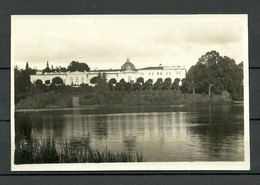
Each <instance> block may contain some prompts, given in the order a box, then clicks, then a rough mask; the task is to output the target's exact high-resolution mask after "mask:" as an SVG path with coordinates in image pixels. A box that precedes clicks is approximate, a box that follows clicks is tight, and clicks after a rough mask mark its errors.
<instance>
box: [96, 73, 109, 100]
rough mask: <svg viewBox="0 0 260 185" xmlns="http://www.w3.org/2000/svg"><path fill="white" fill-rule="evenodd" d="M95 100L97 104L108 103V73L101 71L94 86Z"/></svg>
mask: <svg viewBox="0 0 260 185" xmlns="http://www.w3.org/2000/svg"><path fill="white" fill-rule="evenodd" d="M94 92H95V102H96V103H97V104H106V100H107V95H108V94H109V86H108V83H107V79H106V73H99V74H98V76H97V80H96V85H95V87H94Z"/></svg>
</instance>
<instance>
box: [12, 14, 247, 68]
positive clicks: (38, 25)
mask: <svg viewBox="0 0 260 185" xmlns="http://www.w3.org/2000/svg"><path fill="white" fill-rule="evenodd" d="M247 43H248V36H247V16H246V15H66V16H65V15H64V16H62V15H52V16H50V15H41V16H39V15H38V16H36V15H34V16H33V15H20V16H19V15H16V16H12V18H11V56H12V65H13V66H14V65H17V66H18V67H19V68H25V65H26V62H28V63H29V66H30V67H31V68H37V69H43V68H45V67H46V62H47V61H48V62H49V65H50V66H51V65H53V66H54V67H56V66H62V67H67V66H68V65H69V63H70V62H71V61H79V62H85V63H86V64H88V66H89V67H90V68H91V69H110V68H112V69H120V68H121V66H122V65H123V64H124V62H125V61H126V58H130V61H131V62H132V63H133V64H134V65H135V67H136V68H137V69H138V68H143V67H150V66H159V64H162V65H164V66H185V67H186V68H187V69H189V67H190V66H192V65H195V64H196V62H197V61H198V59H199V58H200V57H201V56H202V55H204V54H205V53H206V52H208V51H212V50H215V51H217V52H219V54H220V55H221V56H228V57H230V58H232V59H235V61H236V62H237V63H240V62H241V61H244V62H247V60H248V56H247Z"/></svg>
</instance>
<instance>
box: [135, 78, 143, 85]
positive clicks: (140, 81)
mask: <svg viewBox="0 0 260 185" xmlns="http://www.w3.org/2000/svg"><path fill="white" fill-rule="evenodd" d="M136 82H137V83H139V84H140V85H143V83H144V78H143V77H139V78H137V80H136Z"/></svg>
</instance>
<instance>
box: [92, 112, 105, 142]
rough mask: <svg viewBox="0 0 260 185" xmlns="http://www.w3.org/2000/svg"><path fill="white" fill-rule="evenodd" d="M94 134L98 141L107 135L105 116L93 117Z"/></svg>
mask: <svg viewBox="0 0 260 185" xmlns="http://www.w3.org/2000/svg"><path fill="white" fill-rule="evenodd" d="M92 124H94V130H93V131H94V133H95V135H96V137H97V138H98V139H106V138H107V135H108V127H107V116H105V115H104V116H95V120H94V121H93V122H92Z"/></svg>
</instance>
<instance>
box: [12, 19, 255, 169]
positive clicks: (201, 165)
mask: <svg viewBox="0 0 260 185" xmlns="http://www.w3.org/2000/svg"><path fill="white" fill-rule="evenodd" d="M18 16H19V15H18ZM26 16H29V15H26ZM48 16H50V15H48ZM59 16H61V15H59ZM66 16H68V15H66ZM69 16H71V15H69ZM73 16H76V15H73ZM79 16H80V15H79ZM89 16H93V15H89ZM95 16H98V15H95ZM106 16H120V15H106ZM121 16H122V15H121ZM124 16H133V15H124ZM137 16H169V15H137ZM173 16H202V17H207V16H209V17H210V16H216V17H225V16H228V17H232V16H234V17H236V18H237V17H240V18H241V21H243V22H244V27H243V28H244V36H243V39H244V43H247V44H245V45H244V49H243V55H244V61H243V65H244V66H243V67H244V159H245V160H244V161H241V162H142V163H73V164H60V163H59V164H27V165H15V164H14V149H15V143H14V142H15V128H14V127H15V125H14V121H15V119H14V114H15V111H14V108H15V107H14V48H13V47H12V39H13V37H12V36H13V34H12V26H11V111H10V112H11V115H10V118H11V171H122V170H124V171H135V170H138V171H139V170H144V171H151V170H155V171H157V170H250V141H249V73H248V67H249V66H248V15H247V14H238V15H221V14H220V15H216V14H209V15H207V14H205V15H173ZM14 17H16V15H15V16H11V25H12V20H13V18H14Z"/></svg>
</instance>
